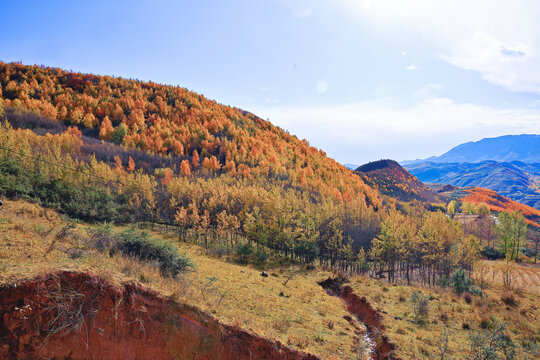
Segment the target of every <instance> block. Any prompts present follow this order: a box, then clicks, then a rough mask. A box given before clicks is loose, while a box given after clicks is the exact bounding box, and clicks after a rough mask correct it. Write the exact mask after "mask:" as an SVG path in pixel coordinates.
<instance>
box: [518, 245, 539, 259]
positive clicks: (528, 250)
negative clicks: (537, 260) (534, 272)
mask: <svg viewBox="0 0 540 360" xmlns="http://www.w3.org/2000/svg"><path fill="white" fill-rule="evenodd" d="M520 252H521V253H522V254H523V255H525V256H527V257H530V258H534V256H535V255H536V253H535V252H534V250H533V249H531V248H528V247H523V248H521V250H520Z"/></svg>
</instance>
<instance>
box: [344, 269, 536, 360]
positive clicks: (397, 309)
mask: <svg viewBox="0 0 540 360" xmlns="http://www.w3.org/2000/svg"><path fill="white" fill-rule="evenodd" d="M535 270H536V272H535V271H533V270H531V267H529V266H519V267H518V269H517V270H516V272H517V273H518V274H521V275H518V276H517V277H518V278H519V277H520V276H521V278H523V279H524V280H523V281H531V284H532V283H533V282H534V284H535V286H536V288H535V289H533V288H531V291H529V289H528V288H527V287H519V288H517V289H515V290H513V291H507V290H505V289H504V288H503V287H502V285H501V284H499V282H498V281H497V282H496V283H495V284H488V286H487V289H486V290H485V291H484V296H483V297H480V296H473V297H472V301H471V302H470V303H468V302H467V301H466V299H465V297H464V296H459V295H457V294H455V293H454V292H452V291H451V290H445V289H440V288H433V289H426V288H421V287H415V286H406V285H397V284H388V283H385V282H383V281H380V280H375V279H371V278H367V277H363V276H357V277H353V278H352V279H351V284H350V285H351V286H352V288H353V289H354V291H355V293H357V294H362V295H363V296H365V297H366V298H367V300H368V301H369V302H370V303H371V304H372V306H374V307H375V308H377V309H379V310H380V311H383V324H384V325H385V327H386V330H385V333H386V334H387V335H388V337H389V339H390V341H392V342H393V343H395V344H397V345H398V350H397V355H398V356H399V357H400V358H401V359H440V358H441V356H440V353H441V345H443V343H444V341H443V340H444V335H443V334H444V333H446V334H447V337H448V351H447V354H446V357H445V358H444V359H467V354H468V353H469V351H470V342H469V336H470V334H471V332H472V331H476V330H479V329H480V328H482V327H484V326H485V325H486V324H487V323H488V322H489V321H491V320H500V321H502V322H504V323H505V324H506V325H508V329H507V332H508V333H509V334H510V336H511V338H512V340H513V341H514V342H515V343H516V344H520V345H523V344H525V343H527V342H529V341H530V340H531V339H536V341H538V338H539V337H540V323H539V321H540V306H539V305H540V304H539V303H538V293H537V291H538V283H537V282H536V281H537V276H538V268H535ZM531 272H532V273H533V274H534V276H536V277H534V276H533V277H532V278H530V277H529V275H528V274H530V273H531ZM525 279H526V280H525ZM501 283H502V280H501ZM414 291H419V292H420V293H421V294H422V295H424V296H426V297H428V298H429V302H428V304H429V311H428V316H427V319H426V320H425V322H424V324H422V325H420V324H418V323H417V322H416V321H415V320H414V317H413V312H412V309H411V304H410V298H411V295H412V293H413V292H414ZM508 298H513V299H515V304H508V300H507V299H508ZM505 301H506V303H505ZM534 358H535V357H533V356H531V355H529V354H527V353H525V352H523V351H522V350H519V352H518V356H517V357H516V359H534Z"/></svg>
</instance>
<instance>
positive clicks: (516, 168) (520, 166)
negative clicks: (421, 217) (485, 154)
mask: <svg viewBox="0 0 540 360" xmlns="http://www.w3.org/2000/svg"><path fill="white" fill-rule="evenodd" d="M405 168H406V169H407V170H408V171H409V172H410V173H411V174H413V175H414V176H416V177H417V178H418V179H419V180H420V181H423V182H425V183H440V184H451V185H455V186H460V187H468V186H476V187H482V188H486V189H491V190H495V191H496V192H498V193H499V194H501V195H504V196H506V197H508V198H510V199H512V200H515V201H518V202H520V203H522V204H526V205H529V206H531V207H534V208H536V209H540V164H526V163H523V162H519V161H514V162H511V163H508V162H496V161H484V162H480V163H442V164H437V163H433V162H424V163H420V164H412V165H406V166H405Z"/></svg>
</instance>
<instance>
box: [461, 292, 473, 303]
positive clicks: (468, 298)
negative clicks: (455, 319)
mask: <svg viewBox="0 0 540 360" xmlns="http://www.w3.org/2000/svg"><path fill="white" fill-rule="evenodd" d="M463 299H465V302H466V303H467V304H470V303H471V302H472V295H471V293H470V292H466V293H465V294H463Z"/></svg>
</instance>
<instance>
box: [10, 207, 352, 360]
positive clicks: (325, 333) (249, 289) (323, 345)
mask: <svg viewBox="0 0 540 360" xmlns="http://www.w3.org/2000/svg"><path fill="white" fill-rule="evenodd" d="M65 224H66V223H65V221H64V220H62V219H61V218H60V217H59V216H58V215H57V213H56V212H54V211H53V210H49V209H44V208H42V207H40V206H37V205H34V204H30V203H27V202H24V201H5V202H4V206H2V207H0V232H1V233H2V234H3V236H2V237H1V238H0V282H13V281H20V280H23V279H28V278H32V277H35V276H37V275H40V274H44V273H49V272H53V271H55V270H59V269H66V270H67V269H70V270H79V271H84V270H88V271H92V272H94V273H97V274H98V275H101V276H104V277H105V278H107V279H110V280H111V281H113V282H124V281H130V280H135V281H138V282H140V283H142V284H144V285H146V286H149V287H151V288H153V289H154V290H156V291H158V292H160V293H161V294H163V295H166V296H174V297H175V298H176V299H177V300H178V301H180V302H186V303H189V304H191V305H195V306H197V307H199V308H201V309H202V310H204V311H206V312H208V313H212V314H214V316H216V317H217V318H218V319H219V320H220V321H221V322H223V323H227V324H232V325H237V326H239V327H241V328H243V329H247V330H250V331H253V332H254V333H256V334H259V335H262V336H264V337H267V338H269V339H271V340H278V341H280V342H282V343H284V344H289V345H290V346H292V347H294V348H298V349H302V350H304V351H307V352H310V353H312V354H315V355H318V356H320V357H321V358H323V359H352V358H354V355H355V351H356V349H355V346H354V344H356V343H357V339H356V338H355V337H356V336H357V335H358V334H355V331H354V329H353V328H352V326H351V325H350V324H349V323H348V322H347V321H346V320H345V319H343V317H344V316H346V315H348V312H347V310H346V308H345V306H344V304H343V303H342V302H341V300H340V299H338V298H336V297H332V296H329V295H327V294H326V293H325V292H324V290H323V289H322V288H321V287H320V286H319V285H317V281H319V280H321V279H324V278H326V277H328V276H329V275H330V274H329V273H327V272H324V271H321V270H317V269H315V270H312V271H304V272H301V273H299V274H298V275H296V276H295V277H293V278H292V280H290V281H289V283H288V284H287V286H284V285H283V282H284V280H285V279H286V278H287V275H288V273H289V270H290V268H288V267H282V268H276V269H273V270H271V271H269V273H270V274H271V275H270V276H269V277H268V278H263V277H262V276H260V271H259V270H257V269H254V268H252V267H250V266H241V265H237V264H233V263H229V262H226V261H223V260H221V259H217V258H213V257H209V256H208V255H206V254H205V253H204V251H203V249H201V248H199V247H197V246H194V245H190V244H185V243H179V242H178V241H177V240H176V239H175V238H169V240H171V241H172V242H173V243H174V244H175V245H176V246H178V247H179V249H180V251H182V252H185V253H186V254H187V255H188V256H189V257H190V258H192V259H193V260H194V261H195V262H196V264H197V271H196V272H192V273H190V274H187V275H186V276H184V277H183V278H181V279H178V280H172V279H170V278H163V277H162V276H161V275H160V273H159V271H158V270H156V269H155V268H153V267H150V266H148V265H144V264H142V263H140V262H138V261H136V260H132V259H127V258H124V257H122V256H119V255H116V256H113V257H109V256H107V255H105V254H102V253H98V252H96V251H95V250H92V249H91V248H90V247H88V246H86V245H85V240H84V239H85V237H84V233H85V232H86V230H87V229H88V226H87V225H86V224H78V225H77V232H76V233H77V234H81V237H80V238H77V236H73V235H72V236H67V237H57V236H56V234H57V233H58V232H59V231H60V230H61V229H62V228H63V226H65ZM296 270H298V269H296ZM213 277H215V278H217V279H216V280H215V281H213V282H211V283H210V285H208V286H206V288H205V290H204V291H203V288H204V287H205V285H207V284H208V283H209V278H213ZM280 292H283V295H285V296H280ZM220 300H221V301H220Z"/></svg>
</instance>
